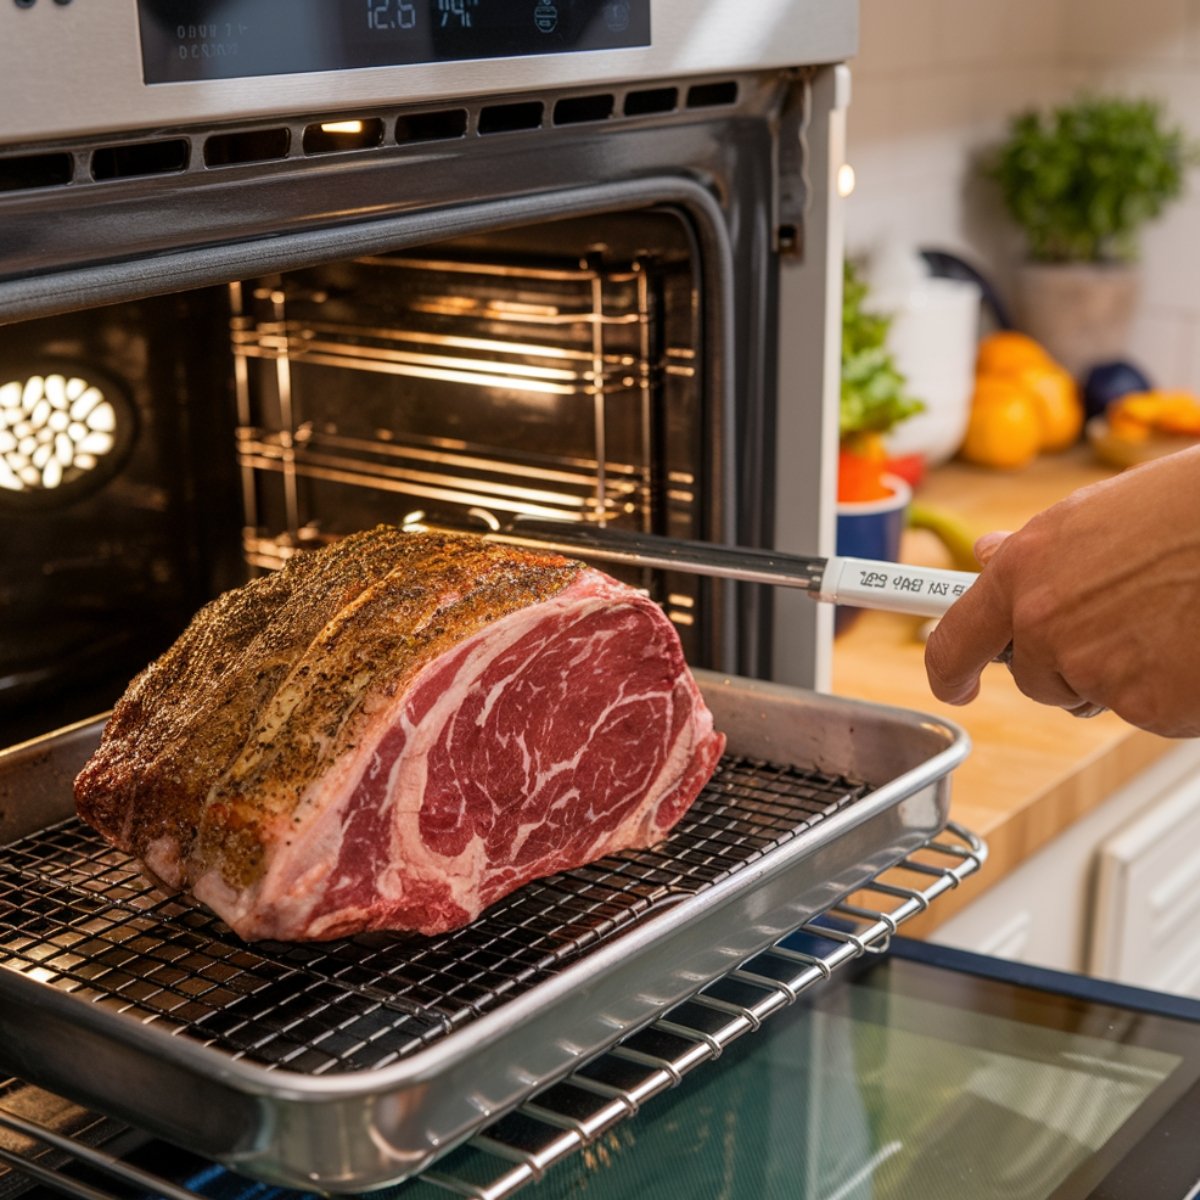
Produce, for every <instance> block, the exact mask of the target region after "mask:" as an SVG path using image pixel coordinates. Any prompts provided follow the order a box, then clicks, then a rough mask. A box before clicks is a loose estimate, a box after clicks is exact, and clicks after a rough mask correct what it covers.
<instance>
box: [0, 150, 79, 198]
mask: <svg viewBox="0 0 1200 1200" xmlns="http://www.w3.org/2000/svg"><path fill="white" fill-rule="evenodd" d="M74 173H75V172H74V163H73V161H72V159H71V156H70V155H69V154H25V155H22V156H21V157H19V158H0V192H16V191H21V190H22V189H24V188H44V187H58V186H60V185H61V184H64V183H70V182H71V178H72V176H73V175H74Z"/></svg>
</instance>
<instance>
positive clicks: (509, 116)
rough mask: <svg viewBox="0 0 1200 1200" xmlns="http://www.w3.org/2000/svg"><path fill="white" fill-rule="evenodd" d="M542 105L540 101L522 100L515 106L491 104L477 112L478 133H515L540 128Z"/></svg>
mask: <svg viewBox="0 0 1200 1200" xmlns="http://www.w3.org/2000/svg"><path fill="white" fill-rule="evenodd" d="M543 109H544V105H543V104H542V102H541V101H540V100H523V101H521V102H519V103H517V104H491V105H489V106H488V107H487V108H483V109H480V111H479V132H480V133H482V134H488V133H517V132H519V131H520V130H524V129H540V128H541V127H542V111H543Z"/></svg>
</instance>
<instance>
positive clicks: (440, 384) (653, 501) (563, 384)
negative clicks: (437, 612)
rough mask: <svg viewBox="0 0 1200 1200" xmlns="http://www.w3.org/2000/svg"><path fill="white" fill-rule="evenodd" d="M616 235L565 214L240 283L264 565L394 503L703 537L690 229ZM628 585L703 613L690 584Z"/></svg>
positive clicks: (245, 472) (684, 616)
mask: <svg viewBox="0 0 1200 1200" xmlns="http://www.w3.org/2000/svg"><path fill="white" fill-rule="evenodd" d="M614 222H615V219H614ZM599 232H604V233H607V234H610V235H611V236H610V237H609V238H608V239H607V240H598V237H597V234H598V227H597V225H596V224H595V223H594V222H587V223H586V224H584V223H574V222H559V223H556V224H554V225H549V226H545V227H542V228H540V229H537V230H531V231H523V232H520V231H519V232H517V233H510V234H507V235H503V236H500V235H496V236H493V237H490V238H488V239H486V240H475V241H473V242H468V241H462V242H458V243H449V244H444V245H441V246H435V247H432V248H429V249H426V250H423V251H421V252H420V253H401V254H380V255H369V256H364V257H361V258H358V259H355V260H352V261H347V262H343V263H338V264H335V265H333V266H327V267H320V268H313V269H310V270H305V271H296V272H290V273H287V274H283V275H277V276H271V277H265V278H261V279H256V280H247V281H244V282H240V283H236V284H233V285H231V288H230V305H231V337H232V352H233V355H234V359H235V364H236V367H235V379H236V381H237V398H238V429H237V446H238V462H239V464H240V467H241V470H242V495H243V501H244V505H245V533H244V550H245V557H246V561H247V563H248V564H249V565H250V566H251V567H252V568H254V569H258V570H263V569H273V568H276V567H278V566H280V565H282V563H283V562H284V561H285V560H286V559H287V558H288V557H289V556H290V555H292V554H293V553H295V552H297V551H298V550H302V549H304V548H306V547H310V546H314V545H320V544H323V543H324V542H327V541H329V540H331V539H334V538H336V537H339V536H342V535H344V534H346V533H350V532H353V531H354V530H356V529H360V528H363V527H365V526H369V525H371V524H373V523H375V522H378V521H380V520H388V521H392V522H394V523H396V524H400V525H408V526H410V527H430V526H433V527H438V528H451V529H466V530H477V531H485V530H489V529H492V530H494V529H499V528H508V527H511V526H512V525H514V524H515V523H517V522H520V521H521V520H527V519H535V520H564V521H570V522H575V523H587V524H594V525H605V526H614V527H617V528H628V529H633V530H641V531H648V532H663V533H667V532H674V533H675V534H677V535H680V536H689V537H699V536H702V520H701V517H702V514H701V512H700V506H699V504H698V501H697V495H698V480H697V470H698V466H697V464H698V463H700V462H701V461H702V455H701V454H700V453H699V450H698V441H699V438H700V436H701V428H702V420H701V411H702V403H701V399H700V378H699V376H700V372H699V370H698V368H697V362H696V355H697V346H696V326H697V320H698V312H697V307H696V299H695V286H694V285H695V277H694V272H695V269H696V267H695V264H694V263H693V261H692V258H691V250H690V247H689V244H688V240H687V238H686V236H685V231H684V229H683V227H682V226H681V224H680V222H679V221H678V219H677V218H674V217H670V216H667V215H665V214H649V213H644V214H628V215H626V216H625V217H624V218H623V219H622V220H621V222H620V225H619V226H618V225H615V223H614V227H613V228H612V229H611V230H609V229H602V230H599ZM644 247H653V250H650V249H645V248H644ZM629 581H630V582H633V583H635V584H637V585H640V586H644V587H645V588H646V589H647V590H649V591H650V592H651V593H652V594H653V595H654V596H655V598H656V599H658V600H660V601H661V602H662V603H663V604H664V606H665V607H666V609H667V611H668V613H669V614H670V616H671V618H672V619H673V620H674V621H675V623H676V624H677V625H679V626H681V627H682V630H681V632H682V631H686V630H687V629H688V628H690V627H691V626H693V625H694V623H695V621H696V607H697V605H696V588H697V584H696V582H695V581H694V580H689V579H687V578H686V577H680V578H674V577H671V578H670V579H668V578H667V577H666V576H657V575H654V574H652V573H650V572H637V573H636V574H635V575H634V576H633V578H631V579H630V580H629Z"/></svg>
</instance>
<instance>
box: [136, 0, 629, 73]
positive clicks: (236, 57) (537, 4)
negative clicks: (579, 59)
mask: <svg viewBox="0 0 1200 1200" xmlns="http://www.w3.org/2000/svg"><path fill="white" fill-rule="evenodd" d="M138 20H139V24H140V26H141V34H142V65H143V69H144V76H145V80H146V82H147V83H186V82H191V81H195V80H202V79H236V78H240V77H244V76H250V75H285V74H293V73H298V72H305V71H341V70H350V69H354V68H358V67H390V66H404V65H411V64H414V63H437V62H462V61H466V60H469V59H481V58H507V57H513V56H522V55H531V54H572V53H578V52H580V51H584V50H615V49H621V48H624V47H630V46H648V45H649V44H650V0H138Z"/></svg>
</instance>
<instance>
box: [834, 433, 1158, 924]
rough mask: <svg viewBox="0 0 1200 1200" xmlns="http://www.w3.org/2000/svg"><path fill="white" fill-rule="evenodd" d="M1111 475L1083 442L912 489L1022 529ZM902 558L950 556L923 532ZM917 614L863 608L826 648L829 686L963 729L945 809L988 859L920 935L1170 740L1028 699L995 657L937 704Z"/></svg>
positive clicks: (994, 524) (949, 470)
mask: <svg viewBox="0 0 1200 1200" xmlns="http://www.w3.org/2000/svg"><path fill="white" fill-rule="evenodd" d="M1109 474H1111V471H1110V470H1109V469H1108V468H1105V467H1102V466H1100V465H1098V464H1097V463H1096V462H1095V461H1094V460H1093V459H1092V457H1091V455H1090V453H1088V452H1087V451H1086V450H1085V449H1083V448H1080V449H1077V450H1072V451H1069V452H1068V453H1066V454H1064V455H1055V456H1052V457H1051V456H1047V457H1044V458H1041V459H1039V460H1038V461H1036V462H1035V463H1033V464H1031V465H1030V466H1029V467H1027V468H1025V469H1023V470H1021V471H1018V472H1003V471H992V470H987V469H985V468H980V467H971V466H968V465H966V464H962V463H950V464H947V465H946V466H944V467H939V468H938V469H937V470H935V471H932V472H930V474H929V476H928V478H927V479H926V481H925V482H924V483H923V484H922V486H921V489H920V493H919V495H920V499H921V500H922V501H923V502H925V503H927V504H930V505H933V506H936V507H939V508H943V509H945V510H947V511H949V512H953V513H954V514H956V515H957V516H958V517H960V518H961V519H962V520H963V521H964V522H965V523H966V524H967V525H968V526H969V527H970V528H971V529H972V530H973V532H974V533H975V534H976V535H978V534H982V533H986V532H988V531H989V530H992V529H1019V528H1020V527H1021V525H1023V524H1024V523H1025V521H1027V520H1028V519H1029V518H1030V517H1032V516H1033V515H1034V514H1035V513H1037V512H1039V511H1040V510H1041V509H1043V508H1046V507H1048V506H1049V505H1051V504H1053V503H1054V502H1055V501H1056V500H1059V499H1061V498H1062V497H1063V496H1065V495H1067V494H1068V493H1070V492H1072V491H1074V490H1075V489H1076V488H1079V487H1083V486H1084V485H1085V484H1088V483H1092V482H1095V481H1097V480H1100V479H1103V478H1105V477H1106V476H1107V475H1109ZM901 558H903V559H905V560H906V561H909V562H914V563H924V564H927V565H932V566H950V565H951V563H950V559H949V556H948V555H947V554H946V552H945V551H944V549H943V548H942V547H941V545H940V543H938V542H937V540H936V539H934V538H933V537H932V535H930V534H928V533H922V532H911V531H910V532H909V533H908V534H906V535H905V542H904V546H903V549H902V551H901ZM921 624H922V622H921V620H920V619H919V618H915V617H900V616H893V615H891V614H887V613H863V614H862V615H861V616H860V617H859V618H858V620H857V622H856V623H855V624H854V625H853V626H851V628H849V629H848V630H846V631H845V632H844V633H843V634H842V636H841V637H839V638H838V639H837V641H836V642H835V645H834V657H833V690H834V691H835V692H837V693H839V694H841V695H845V696H856V697H859V698H861V699H865V700H874V701H878V702H880V703H885V704H896V705H900V706H902V707H904V708H912V709H918V710H920V711H923V712H928V713H933V714H937V715H939V716H944V717H946V718H948V719H949V720H951V721H954V722H956V723H957V724H959V725H961V726H962V727H963V728H964V729H966V731H967V732H968V733H969V734H970V736H971V741H972V743H973V749H972V753H971V755H970V756H969V758H968V759H967V761H966V762H965V763H964V764H963V766H962V767H961V768H960V769H959V770H958V771H957V772H956V773H955V776H954V781H953V785H952V808H951V813H952V818H953V819H954V820H956V821H958V822H959V823H960V824H962V825H965V826H967V827H968V828H969V829H971V830H973V831H974V832H975V833H977V834H979V835H980V836H981V837H983V838H985V839H986V840H987V842H988V847H989V850H990V857H989V859H988V864H987V867H986V868H985V869H984V871H983V872H981V873H980V874H979V875H977V876H975V877H974V878H973V879H972V880H970V881H969V882H968V883H967V885H966V886H964V887H963V888H961V889H959V891H958V892H957V893H955V894H953V895H948V896H946V897H945V898H944V899H943V900H942V901H939V903H938V904H937V905H935V906H934V908H933V909H932V910H931V911H930V912H929V914H927V915H926V916H923V917H921V918H918V919H917V920H914V921H912V922H911V923H910V924H909V925H906V926H905V932H906V933H909V932H911V933H914V934H916V935H918V936H920V935H921V934H924V933H928V932H929V931H930V930H932V929H933V928H935V927H936V926H937V925H938V924H940V923H941V922H942V921H944V920H946V918H947V917H949V916H952V915H953V914H954V913H955V912H957V911H958V910H959V909H961V908H962V907H963V906H964V905H965V904H968V903H970V902H971V900H973V899H975V898H977V897H978V896H979V895H981V894H982V893H983V892H984V891H986V890H987V889H988V888H989V887H992V886H993V885H995V884H996V883H997V882H998V881H999V880H1001V879H1002V878H1003V877H1004V876H1005V875H1006V874H1007V873H1008V872H1009V871H1011V870H1013V869H1014V868H1015V867H1016V866H1018V865H1019V864H1020V863H1021V862H1022V861H1024V859H1026V858H1027V857H1029V856H1030V855H1031V854H1033V853H1034V852H1035V851H1036V850H1038V849H1039V848H1040V847H1042V846H1044V845H1045V844H1046V843H1047V842H1049V841H1050V840H1051V839H1052V838H1053V837H1054V836H1055V835H1056V834H1058V833H1061V832H1062V831H1063V830H1064V829H1066V828H1067V827H1068V826H1069V825H1070V824H1071V823H1072V822H1074V821H1075V820H1077V819H1078V818H1079V817H1081V816H1083V815H1084V814H1085V813H1087V812H1089V811H1090V810H1091V809H1093V808H1095V807H1097V806H1098V805H1099V804H1101V803H1102V802H1103V801H1104V800H1105V799H1106V798H1107V797H1108V796H1110V795H1111V794H1112V793H1113V792H1114V791H1115V790H1116V789H1117V788H1119V787H1121V786H1122V785H1123V784H1124V783H1126V782H1127V781H1128V780H1130V779H1131V778H1132V777H1133V776H1135V775H1136V774H1137V773H1138V772H1139V771H1141V770H1142V769H1143V768H1145V767H1147V766H1149V765H1150V764H1151V763H1153V762H1154V761H1155V760H1156V759H1158V758H1160V757H1161V756H1162V755H1164V754H1166V753H1167V752H1168V751H1169V750H1170V749H1171V747H1172V743H1171V742H1170V741H1168V740H1167V739H1164V738H1159V737H1156V736H1155V735H1153V734H1149V733H1144V732H1142V731H1141V730H1137V729H1133V728H1131V727H1130V726H1128V725H1126V724H1125V723H1124V722H1123V721H1121V720H1120V718H1119V717H1116V716H1113V715H1112V714H1111V713H1106V714H1104V715H1102V716H1099V717H1096V718H1094V719H1092V720H1089V721H1081V720H1078V719H1077V718H1075V717H1070V716H1068V715H1067V714H1066V713H1064V712H1060V711H1058V710H1056V709H1051V708H1047V707H1045V706H1042V705H1038V704H1034V703H1033V702H1032V701H1030V700H1028V699H1026V697H1024V696H1022V695H1021V693H1020V692H1019V691H1018V690H1017V688H1016V686H1015V684H1014V683H1013V681H1012V677H1011V676H1010V675H1009V673H1008V672H1007V670H1005V668H1004V667H1002V666H993V667H990V668H989V669H988V671H987V672H986V673H985V676H984V681H983V688H982V691H981V694H980V696H979V697H978V699H976V700H975V701H974V702H972V703H971V704H969V705H967V706H966V707H965V708H953V707H951V706H949V705H945V704H941V703H939V702H938V701H937V700H935V699H934V697H933V695H932V693H931V692H930V691H929V686H928V683H927V682H926V678H925V669H924V658H923V647H922V644H921V642H920V639H919V630H920V627H921Z"/></svg>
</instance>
